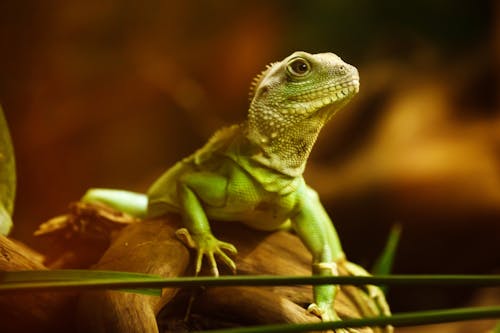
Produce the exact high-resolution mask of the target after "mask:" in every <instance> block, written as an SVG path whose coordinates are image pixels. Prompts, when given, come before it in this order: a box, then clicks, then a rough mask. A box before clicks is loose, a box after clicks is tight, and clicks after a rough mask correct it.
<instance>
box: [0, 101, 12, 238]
mask: <svg viewBox="0 0 500 333" xmlns="http://www.w3.org/2000/svg"><path fill="white" fill-rule="evenodd" d="M15 196H16V162H15V158H14V149H13V147H12V140H11V138H10V132H9V128H8V127H7V121H6V120H5V116H4V113H3V109H2V107H1V106H0V234H3V235H7V234H8V233H9V231H10V229H11V226H12V220H11V216H12V212H13V211H14V198H15Z"/></svg>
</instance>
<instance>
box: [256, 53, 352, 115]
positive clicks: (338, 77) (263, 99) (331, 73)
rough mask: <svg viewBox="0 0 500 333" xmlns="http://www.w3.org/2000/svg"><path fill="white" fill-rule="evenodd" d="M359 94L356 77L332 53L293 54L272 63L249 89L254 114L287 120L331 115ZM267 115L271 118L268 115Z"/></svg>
mask: <svg viewBox="0 0 500 333" xmlns="http://www.w3.org/2000/svg"><path fill="white" fill-rule="evenodd" d="M358 91H359V75H358V71H357V69H356V68H355V67H354V66H351V65H349V64H347V63H345V62H344V61H342V59H340V57H338V56H337V55H335V54H333V53H320V54H309V53H306V52H301V51H299V52H295V53H293V54H292V55H290V56H288V57H287V58H285V59H284V60H282V61H280V62H276V63H272V64H270V65H268V66H267V68H266V70H264V71H263V72H262V73H261V74H260V75H258V76H257V77H256V78H255V79H254V81H253V83H252V87H251V89H250V100H251V104H256V105H255V106H257V107H258V108H257V109H256V110H254V111H256V112H259V113H262V116H265V115H266V113H269V112H270V111H272V112H274V113H275V115H279V116H280V117H285V118H289V119H290V120H291V121H294V120H295V121H300V120H301V119H304V118H309V117H311V116H314V115H317V114H318V111H322V112H321V115H327V116H331V115H333V114H334V113H335V111H337V110H338V109H340V107H342V106H343V105H345V104H346V102H348V101H349V100H350V99H351V98H352V97H353V96H354V95H355V94H356V93H357V92H358ZM269 116H271V115H269Z"/></svg>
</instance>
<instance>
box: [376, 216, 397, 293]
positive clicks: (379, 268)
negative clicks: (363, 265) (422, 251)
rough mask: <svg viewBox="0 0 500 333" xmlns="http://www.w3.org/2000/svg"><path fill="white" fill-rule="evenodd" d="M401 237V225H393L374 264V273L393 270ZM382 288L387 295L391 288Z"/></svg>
mask: <svg viewBox="0 0 500 333" xmlns="http://www.w3.org/2000/svg"><path fill="white" fill-rule="evenodd" d="M400 239H401V225H400V224H395V225H393V226H392V228H391V231H390V233H389V237H388V239H387V243H386V244H385V248H384V250H383V251H382V254H381V255H380V256H379V257H378V259H377V261H376V262H375V264H374V265H373V269H372V274H373V275H387V274H390V273H391V272H392V266H393V265H394V258H395V257H396V250H397V248H398V244H399V240H400ZM380 289H381V290H382V291H383V293H384V294H386V295H387V292H388V291H389V288H388V287H387V286H381V287H380Z"/></svg>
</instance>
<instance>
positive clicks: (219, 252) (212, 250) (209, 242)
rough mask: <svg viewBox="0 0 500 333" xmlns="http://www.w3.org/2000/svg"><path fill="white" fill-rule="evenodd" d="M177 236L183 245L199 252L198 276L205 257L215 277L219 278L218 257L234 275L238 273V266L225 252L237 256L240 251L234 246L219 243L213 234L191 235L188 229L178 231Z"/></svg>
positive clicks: (196, 267) (196, 271)
mask: <svg viewBox="0 0 500 333" xmlns="http://www.w3.org/2000/svg"><path fill="white" fill-rule="evenodd" d="M175 234H176V236H177V238H178V239H179V240H180V241H181V242H182V243H183V244H185V245H186V246H187V247H189V248H191V249H195V250H196V251H197V253H196V264H195V274H196V275H198V273H199V272H200V271H201V265H202V261H203V257H207V259H208V262H209V267H210V272H211V274H212V275H213V276H219V269H218V267H217V261H216V260H215V256H217V257H218V258H219V259H220V261H222V263H224V264H225V265H226V266H227V267H228V268H229V269H230V270H231V271H232V272H233V273H236V264H235V263H234V261H233V260H232V259H231V258H230V257H229V256H228V255H227V254H226V253H225V252H224V251H227V252H228V253H229V254H232V255H235V254H237V253H238V251H237V250H236V247H235V246H234V245H233V244H230V243H226V242H222V241H219V240H218V239H217V238H215V237H214V236H213V235H212V234H211V233H205V234H200V235H191V233H190V232H189V230H187V229H186V228H180V229H178V230H177V231H176V232H175Z"/></svg>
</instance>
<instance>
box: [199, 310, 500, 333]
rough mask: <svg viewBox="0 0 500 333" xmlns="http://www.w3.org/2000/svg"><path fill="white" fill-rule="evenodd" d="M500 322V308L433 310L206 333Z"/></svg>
mask: <svg viewBox="0 0 500 333" xmlns="http://www.w3.org/2000/svg"><path fill="white" fill-rule="evenodd" d="M490 318H500V306H492V307H478V308H461V309H451V310H432V311H419V312H408V313H399V314H394V315H392V316H386V317H372V318H361V319H345V320H341V321H333V322H322V323H315V324H292V325H291V324H283V325H265V326H255V327H243V328H231V329H222V330H210V331H204V332H207V333H208V332H210V333H278V332H279V333H286V332H306V331H307V332H309V331H327V330H334V329H340V328H350V327H351V328H359V327H367V326H370V327H375V326H379V327H383V326H387V325H392V326H396V327H401V326H416V325H429V324H439V323H447V322H456V321H465V320H477V319H490Z"/></svg>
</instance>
